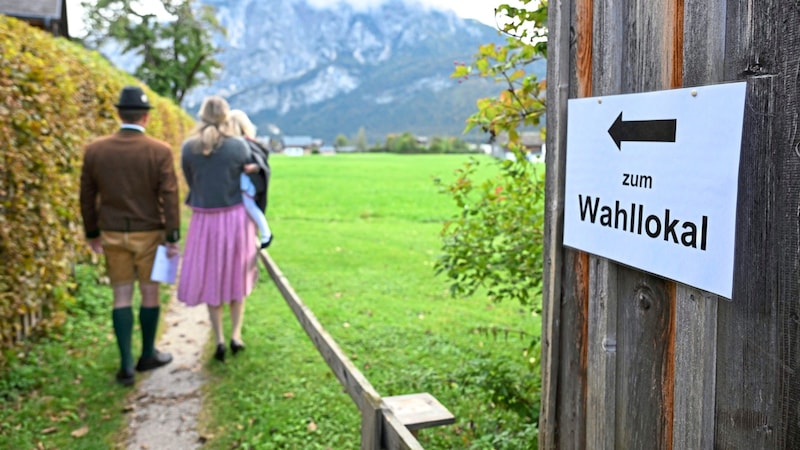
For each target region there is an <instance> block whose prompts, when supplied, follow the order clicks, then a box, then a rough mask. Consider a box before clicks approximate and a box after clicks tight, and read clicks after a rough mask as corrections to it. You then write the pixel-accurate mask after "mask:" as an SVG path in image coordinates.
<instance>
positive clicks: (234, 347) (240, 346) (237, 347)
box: [231, 339, 245, 356]
mask: <svg viewBox="0 0 800 450" xmlns="http://www.w3.org/2000/svg"><path fill="white" fill-rule="evenodd" d="M244 348H245V347H244V342H236V341H234V340H233V339H231V352H232V353H233V356H236V354H237V353H239V352H241V351H242V350H244Z"/></svg>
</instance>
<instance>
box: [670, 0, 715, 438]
mask: <svg viewBox="0 0 800 450" xmlns="http://www.w3.org/2000/svg"><path fill="white" fill-rule="evenodd" d="M683 8H684V11H683V33H682V35H683V39H682V40H681V41H680V42H676V43H675V46H676V47H677V46H678V45H682V56H681V59H682V61H683V64H682V65H683V70H682V80H681V85H682V86H686V87H688V86H702V85H709V84H716V83H719V82H721V81H723V79H722V68H723V67H724V64H723V62H724V58H725V55H724V49H725V14H726V1H725V0H711V1H706V0H686V1H685V3H684V4H683ZM675 301H676V310H675V326H676V333H675V377H674V389H675V405H674V410H673V423H674V428H673V434H672V436H673V448H674V449H676V450H690V449H696V448H713V442H714V401H715V395H714V393H715V390H716V371H717V364H716V358H717V302H720V301H723V302H724V301H727V300H725V299H722V298H719V297H717V296H715V295H711V294H708V293H705V292H703V291H701V290H699V289H695V288H692V287H689V286H684V285H679V286H678V287H677V289H676V299H675Z"/></svg>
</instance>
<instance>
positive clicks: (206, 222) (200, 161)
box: [178, 96, 257, 362]
mask: <svg viewBox="0 0 800 450" xmlns="http://www.w3.org/2000/svg"><path fill="white" fill-rule="evenodd" d="M229 111H230V107H229V106H228V102H227V101H225V99H223V98H222V97H217V96H212V97H208V98H206V99H205V100H204V101H203V104H202V105H201V107H200V123H199V124H198V125H197V126H196V127H195V129H194V130H193V131H192V134H191V136H190V138H189V139H188V140H187V141H186V142H184V143H183V147H182V149H181V167H182V169H183V173H184V176H185V177H186V182H187V183H188V185H189V195H188V197H187V199H186V203H187V204H188V205H189V206H190V207H191V208H192V218H191V220H190V222H189V231H188V233H187V236H186V244H185V249H184V256H183V264H182V266H181V274H180V281H179V284H178V300H180V301H182V302H183V303H185V304H186V305H189V306H196V305H200V304H205V305H206V306H207V307H208V314H209V318H210V319H211V327H212V328H213V330H214V335H215V337H216V339H217V347H216V351H215V352H214V358H216V359H217V360H219V361H223V362H224V361H225V336H224V334H223V331H222V309H223V305H224V304H228V305H229V307H230V315H231V343H230V346H231V351H232V353H233V354H234V355H235V354H236V353H238V352H239V351H241V350H244V343H243V342H242V321H243V319H244V304H245V298H246V297H247V296H248V295H249V294H250V292H251V291H252V289H253V286H254V284H255V280H256V274H257V259H256V258H257V253H256V252H257V250H256V249H257V246H256V240H255V236H256V231H255V226H254V225H253V222H252V221H251V220H250V218H249V217H248V215H247V212H246V211H245V207H244V205H243V203H242V191H241V189H240V184H239V178H240V174H241V173H242V169H243V167H244V165H245V164H247V163H248V162H249V161H250V150H249V148H248V147H247V144H246V143H245V142H244V141H243V140H242V139H240V138H237V137H233V136H234V133H232V132H231V130H230V125H229V122H228V112H229Z"/></svg>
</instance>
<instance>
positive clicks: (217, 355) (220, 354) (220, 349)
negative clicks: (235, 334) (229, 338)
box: [214, 344, 225, 362]
mask: <svg viewBox="0 0 800 450" xmlns="http://www.w3.org/2000/svg"><path fill="white" fill-rule="evenodd" d="M214 359H216V360H217V361H219V362H225V344H217V350H216V351H215V352H214Z"/></svg>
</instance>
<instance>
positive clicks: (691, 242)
mask: <svg viewBox="0 0 800 450" xmlns="http://www.w3.org/2000/svg"><path fill="white" fill-rule="evenodd" d="M578 204H579V208H580V212H581V221H583V222H585V221H586V220H587V217H588V219H589V222H591V223H592V224H594V223H599V225H601V226H604V227H609V228H615V229H618V230H619V229H621V230H622V231H627V232H630V233H634V234H639V235H647V236H649V237H651V238H653V239H657V238H660V237H662V236H663V239H664V240H665V241H667V242H672V243H675V244H678V245H683V246H684V247H691V248H698V245H699V248H700V250H703V251H705V249H706V243H707V233H708V216H705V215H704V216H702V218H701V220H700V227H699V229H698V226H697V224H696V223H695V222H691V221H688V220H679V219H673V218H671V217H670V210H669V208H665V209H664V214H663V217H662V216H661V215H655V214H647V213H646V212H645V207H644V205H642V204H638V203H631V204H630V208H627V209H626V207H624V206H621V204H620V202H619V201H618V200H617V201H615V202H614V206H613V207H612V206H609V205H606V204H603V203H601V202H600V198H599V197H595V198H592V197H591V196H588V195H587V196H586V198H585V199H584V196H583V195H578ZM648 212H649V211H648Z"/></svg>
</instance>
